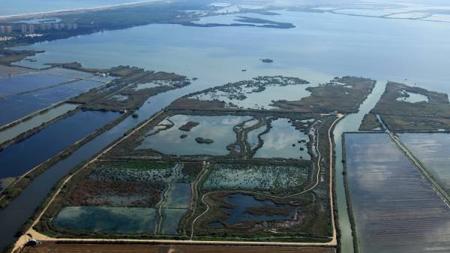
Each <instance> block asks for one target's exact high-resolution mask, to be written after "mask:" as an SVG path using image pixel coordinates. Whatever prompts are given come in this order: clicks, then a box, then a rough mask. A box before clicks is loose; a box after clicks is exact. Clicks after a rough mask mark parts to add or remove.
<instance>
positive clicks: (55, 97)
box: [0, 80, 104, 125]
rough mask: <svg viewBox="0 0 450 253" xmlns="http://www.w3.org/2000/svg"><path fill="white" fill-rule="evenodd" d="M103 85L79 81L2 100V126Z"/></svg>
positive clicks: (0, 113)
mask: <svg viewBox="0 0 450 253" xmlns="http://www.w3.org/2000/svg"><path fill="white" fill-rule="evenodd" d="M103 84H104V83H103V82H98V81H92V80H79V81H74V82H70V83H66V84H62V85H57V86H53V87H50V88H46V89H39V90H36V91H33V92H26V93H21V94H17V95H12V96H7V97H4V98H0V125H3V124H6V123H9V122H12V121H15V120H17V119H20V118H22V117H24V116H26V115H28V114H30V113H33V112H35V111H38V110H41V109H44V108H47V107H49V106H51V105H53V104H55V103H58V102H61V101H64V100H67V99H69V98H71V97H74V96H77V95H79V94H81V93H83V92H85V91H88V90H90V89H92V88H95V87H98V86H100V85H103Z"/></svg>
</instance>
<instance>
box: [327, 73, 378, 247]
mask: <svg viewBox="0 0 450 253" xmlns="http://www.w3.org/2000/svg"><path fill="white" fill-rule="evenodd" d="M385 88H386V82H385V81H377V83H376V85H375V88H374V89H373V91H372V93H371V94H370V95H369V96H368V97H367V99H366V100H365V101H364V102H363V103H362V104H361V106H360V107H359V111H358V112H357V113H353V114H349V115H347V116H345V117H344V119H342V120H341V121H339V123H338V124H337V125H336V127H335V128H334V132H333V135H334V143H335V148H334V150H335V156H336V158H335V165H334V168H335V191H336V194H335V196H336V200H335V203H336V205H337V210H338V217H337V219H338V223H339V234H340V240H339V243H340V248H341V251H340V252H345V253H354V248H353V236H352V228H351V226H350V220H349V215H348V208H347V199H346V197H345V187H344V175H343V171H344V165H343V163H342V159H343V157H342V136H343V134H344V133H345V132H357V131H358V130H359V126H360V125H361V122H362V120H363V118H364V115H366V114H367V113H368V112H370V110H372V108H373V107H375V105H376V103H377V102H378V100H379V99H380V98H381V95H382V94H383V92H384V90H385Z"/></svg>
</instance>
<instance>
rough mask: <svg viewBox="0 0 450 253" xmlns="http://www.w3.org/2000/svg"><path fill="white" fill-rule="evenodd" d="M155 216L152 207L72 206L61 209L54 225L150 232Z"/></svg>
mask: <svg viewBox="0 0 450 253" xmlns="http://www.w3.org/2000/svg"><path fill="white" fill-rule="evenodd" d="M155 217H156V212H155V209H153V208H131V207H94V206H72V207H65V208H63V209H62V211H61V212H60V213H59V214H58V216H56V218H55V221H54V225H55V226H57V227H58V228H61V229H70V230H71V231H76V232H86V231H88V232H95V233H115V234H144V233H147V234H150V233H153V229H154V227H155Z"/></svg>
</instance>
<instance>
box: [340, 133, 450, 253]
mask: <svg viewBox="0 0 450 253" xmlns="http://www.w3.org/2000/svg"><path fill="white" fill-rule="evenodd" d="M345 148H346V161H347V168H346V170H347V173H346V175H347V187H348V191H349V198H350V202H351V207H352V211H353V222H354V225H355V227H356V235H357V239H358V246H359V249H360V251H361V252H363V253H371V252H373V253H379V252H393V253H394V252H395V253H400V252H408V253H410V252H418V253H419V252H449V251H450V241H449V238H450V209H449V207H448V206H447V205H446V204H445V203H444V202H443V201H442V200H441V199H440V197H439V196H438V195H437V194H436V193H435V192H434V191H433V189H432V187H431V184H430V183H429V182H428V181H427V180H426V179H425V178H424V177H423V176H422V175H421V173H420V171H419V170H418V169H417V168H416V167H415V166H414V165H413V163H412V162H411V161H410V160H408V159H407V157H406V156H405V155H404V154H403V153H402V152H401V151H400V150H399V149H398V148H397V147H396V146H395V144H394V143H393V142H392V141H391V140H390V138H389V136H388V135H386V134H346V135H345Z"/></svg>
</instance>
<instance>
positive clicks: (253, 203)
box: [225, 193, 295, 225]
mask: <svg viewBox="0 0 450 253" xmlns="http://www.w3.org/2000/svg"><path fill="white" fill-rule="evenodd" d="M225 203H228V204H229V205H231V206H232V208H229V210H228V218H227V220H226V221H225V222H226V224H229V225H235V224H238V223H243V222H269V221H280V220H289V219H292V218H293V216H294V214H295V208H292V207H289V206H284V205H276V204H275V203H274V202H272V201H270V200H257V199H256V198H255V197H253V196H251V195H245V194H241V193H237V194H232V195H228V196H227V197H226V198H225ZM251 209H270V210H273V209H280V210H282V209H287V210H284V214H280V213H283V211H280V212H279V213H278V214H277V212H274V214H259V213H257V212H255V213H254V214H252V212H251V211H249V210H251Z"/></svg>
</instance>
